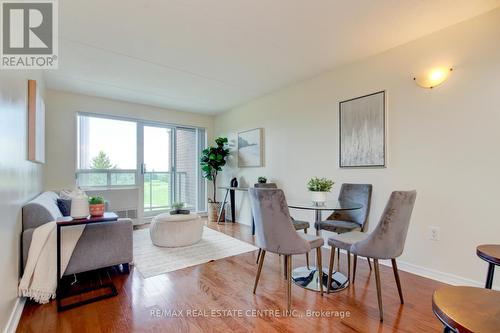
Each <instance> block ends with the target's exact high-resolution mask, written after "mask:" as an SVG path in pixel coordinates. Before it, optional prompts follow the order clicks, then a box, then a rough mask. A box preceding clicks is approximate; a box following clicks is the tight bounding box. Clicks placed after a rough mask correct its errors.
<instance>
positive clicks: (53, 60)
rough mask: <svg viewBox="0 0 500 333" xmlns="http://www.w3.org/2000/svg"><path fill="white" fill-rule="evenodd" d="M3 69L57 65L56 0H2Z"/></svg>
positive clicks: (44, 67) (0, 2)
mask: <svg viewBox="0 0 500 333" xmlns="http://www.w3.org/2000/svg"><path fill="white" fill-rule="evenodd" d="M0 4H1V14H0V17H1V18H2V24H1V29H2V32H1V38H2V40H1V62H0V67H1V68H2V69H55V68H57V63H58V61H57V51H58V47H57V46H58V45H57V41H58V39H57V37H58V33H57V2H56V0H43V1H42V0H31V1H30V0H27V1H21V0H0Z"/></svg>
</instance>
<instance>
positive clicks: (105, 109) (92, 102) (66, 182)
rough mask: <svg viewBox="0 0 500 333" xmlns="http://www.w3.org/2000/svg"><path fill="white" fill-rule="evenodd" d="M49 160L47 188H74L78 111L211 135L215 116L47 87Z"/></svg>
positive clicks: (46, 166)
mask: <svg viewBox="0 0 500 333" xmlns="http://www.w3.org/2000/svg"><path fill="white" fill-rule="evenodd" d="M46 112H47V122H46V123H47V124H46V126H47V147H46V154H47V156H46V159H47V163H46V164H45V168H44V182H43V184H44V188H45V189H53V190H57V189H62V188H70V189H71V188H74V186H75V169H76V113H77V112H89V113H98V114H108V115H116V116H122V117H130V118H134V119H144V120H151V121H158V122H164V123H170V124H181V125H191V126H197V127H204V128H206V129H207V136H208V138H209V139H211V138H212V132H213V120H214V119H213V117H212V116H208V115H201V114H195V113H189V112H180V111H175V110H167V109H160V108H155V107H150V106H146V105H140V104H132V103H125V102H119V101H116V100H111V99H105V98H99V97H91V96H86V95H80V94H72V93H67V92H61V91H56V90H47V99H46Z"/></svg>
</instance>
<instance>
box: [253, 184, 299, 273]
mask: <svg viewBox="0 0 500 333" xmlns="http://www.w3.org/2000/svg"><path fill="white" fill-rule="evenodd" d="M254 187H255V188H278V185H276V183H255V184H254ZM291 219H292V222H293V227H294V228H295V230H304V232H305V233H306V234H307V229H308V228H309V222H307V221H300V220H296V219H294V218H293V217H291ZM261 253H262V251H261V250H260V249H259V253H258V254H257V263H259V258H260V254H261ZM306 264H307V268H309V253H306Z"/></svg>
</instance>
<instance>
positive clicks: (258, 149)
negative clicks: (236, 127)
mask: <svg viewBox="0 0 500 333" xmlns="http://www.w3.org/2000/svg"><path fill="white" fill-rule="evenodd" d="M261 166H263V160H262V128H254V129H251V130H248V131H243V132H239V133H238V167H239V168H245V167H261Z"/></svg>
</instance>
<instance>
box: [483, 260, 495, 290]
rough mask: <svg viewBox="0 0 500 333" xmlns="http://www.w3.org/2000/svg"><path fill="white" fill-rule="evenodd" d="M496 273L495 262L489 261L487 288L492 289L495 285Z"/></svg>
mask: <svg viewBox="0 0 500 333" xmlns="http://www.w3.org/2000/svg"><path fill="white" fill-rule="evenodd" d="M494 273H495V264H492V263H489V265H488V275H487V277H486V285H485V288H487V289H491V287H492V286H493V274H494Z"/></svg>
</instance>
